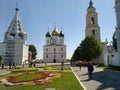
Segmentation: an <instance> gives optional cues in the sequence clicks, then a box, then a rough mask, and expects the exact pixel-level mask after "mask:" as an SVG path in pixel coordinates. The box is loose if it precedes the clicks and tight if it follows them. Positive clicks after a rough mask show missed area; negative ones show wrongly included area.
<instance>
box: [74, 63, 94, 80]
mask: <svg viewBox="0 0 120 90" xmlns="http://www.w3.org/2000/svg"><path fill="white" fill-rule="evenodd" d="M76 66H78V67H79V68H80V70H81V67H87V70H88V76H89V79H92V72H93V71H94V68H93V65H92V63H90V62H86V61H77V62H76Z"/></svg>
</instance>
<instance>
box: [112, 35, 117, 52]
mask: <svg viewBox="0 0 120 90" xmlns="http://www.w3.org/2000/svg"><path fill="white" fill-rule="evenodd" d="M112 39H113V42H112V44H113V47H114V49H115V50H117V38H116V36H115V34H113V37H112Z"/></svg>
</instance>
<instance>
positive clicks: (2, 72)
mask: <svg viewBox="0 0 120 90" xmlns="http://www.w3.org/2000/svg"><path fill="white" fill-rule="evenodd" d="M10 72H11V71H8V70H0V75H4V74H8V73H10Z"/></svg>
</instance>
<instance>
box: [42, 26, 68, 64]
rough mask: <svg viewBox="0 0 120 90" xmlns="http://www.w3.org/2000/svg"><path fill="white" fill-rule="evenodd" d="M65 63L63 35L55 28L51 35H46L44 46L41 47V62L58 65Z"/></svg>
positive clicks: (48, 33)
mask: <svg viewBox="0 0 120 90" xmlns="http://www.w3.org/2000/svg"><path fill="white" fill-rule="evenodd" d="M62 61H64V62H65V61H66V45H64V34H63V32H62V30H61V32H59V31H58V30H57V28H56V26H55V28H54V30H53V31H52V33H50V32H49V31H48V32H47V34H46V45H44V46H43V62H45V63H59V62H62Z"/></svg>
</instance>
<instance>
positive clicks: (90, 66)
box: [87, 63, 94, 79]
mask: <svg viewBox="0 0 120 90" xmlns="http://www.w3.org/2000/svg"><path fill="white" fill-rule="evenodd" d="M87 68H88V76H89V79H92V72H93V71H94V68H93V66H92V64H91V63H88V64H87Z"/></svg>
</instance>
